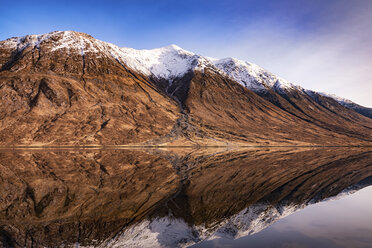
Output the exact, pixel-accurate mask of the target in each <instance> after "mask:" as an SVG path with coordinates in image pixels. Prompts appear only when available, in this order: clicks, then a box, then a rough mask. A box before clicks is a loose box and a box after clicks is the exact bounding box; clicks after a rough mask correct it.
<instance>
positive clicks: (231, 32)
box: [0, 0, 372, 107]
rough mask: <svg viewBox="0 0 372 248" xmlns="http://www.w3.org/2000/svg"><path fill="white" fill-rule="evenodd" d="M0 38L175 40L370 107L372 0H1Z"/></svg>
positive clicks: (149, 44)
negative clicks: (80, 35)
mask: <svg viewBox="0 0 372 248" xmlns="http://www.w3.org/2000/svg"><path fill="white" fill-rule="evenodd" d="M0 6H1V7H0V40H4V39H7V38H10V37H15V36H24V35H27V34H42V33H48V32H51V31H55V30H74V31H79V32H84V33H88V34H90V35H92V36H93V37H95V38H97V39H100V40H103V41H107V42H110V43H114V44H116V45H118V46H121V47H132V48H136V49H151V48H157V47H162V46H167V45H169V44H176V45H178V46H180V47H182V48H184V49H185V50H189V51H192V52H194V53H197V54H200V55H204V56H209V57H215V58H224V57H235V58H238V59H242V60H245V61H249V62H252V63H255V64H258V65H260V66H262V67H264V68H265V69H267V70H269V71H270V72H272V73H274V74H276V75H277V76H279V77H282V78H284V79H287V80H289V81H290V82H292V83H294V84H297V85H301V86H302V87H304V88H306V89H312V90H315V91H321V92H327V93H333V94H336V95H338V96H341V97H345V98H348V99H350V100H352V101H354V102H356V103H359V104H361V105H364V106H368V107H372V93H371V92H372V1H370V0H246V1H241V0H204V1H203V0H198V1H196V0H184V1H181V0H173V1H172V0H132V1H129V0H121V1H118V0H117V1H115V0H101V1H95V0H92V1H88V0H86V1H82V0H73V1H70V0H66V1H50V0H49V1H43V0H40V1H23V0H17V1H9V0H0Z"/></svg>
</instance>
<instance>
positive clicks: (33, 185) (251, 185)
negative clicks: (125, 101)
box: [0, 148, 372, 247]
mask: <svg viewBox="0 0 372 248" xmlns="http://www.w3.org/2000/svg"><path fill="white" fill-rule="evenodd" d="M0 171H1V175H0V188H1V191H0V246H1V245H2V246H4V247H62V246H64V247H77V246H78V247H79V246H80V247H84V246H90V247H156V246H158V247H184V246H195V247H247V246H250V247H265V246H266V247H273V246H275V247H314V246H317V247H371V244H372V243H371V238H372V233H371V230H372V224H371V223H372V209H371V208H369V206H371V203H372V202H371V200H370V199H371V196H372V190H371V187H368V186H369V185H371V184H372V182H371V181H372V180H371V177H372V149H368V148H250V149H239V150H236V149H235V150H226V149H198V150H193V149H186V148H182V149H167V150H164V149H147V150H145V149H135V150H130V149H125V150H123V149H121V150H120V149H96V150H84V149H78V150H71V149H67V150H58V149H47V150H38V149H36V150H29V149H23V150H11V149H8V150H6V149H3V150H1V151H0ZM335 197H336V199H335Z"/></svg>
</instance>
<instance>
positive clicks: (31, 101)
mask: <svg viewBox="0 0 372 248" xmlns="http://www.w3.org/2000/svg"><path fill="white" fill-rule="evenodd" d="M0 68H1V69H0V99H1V102H0V144H1V145H2V146H7V145H228V144H237V145H366V144H370V143H371V142H372V119H370V118H367V117H365V116H362V115H360V114H359V113H357V112H356V111H354V110H353V109H351V108H348V107H345V106H343V105H341V104H340V103H339V102H337V101H335V100H333V99H331V98H329V97H325V96H323V95H320V94H318V93H316V92H311V91H307V90H305V89H302V88H301V87H299V86H295V85H293V84H291V83H289V82H287V81H285V80H283V79H281V78H278V77H276V76H275V75H273V74H271V73H269V72H267V71H265V70H264V69H263V68H260V67H259V66H257V65H254V64H251V63H247V62H243V61H239V60H236V59H232V58H228V59H221V60H216V59H211V58H206V57H202V56H200V55H197V54H194V53H191V52H188V51H185V50H183V49H181V48H179V47H177V46H175V45H171V46H168V47H163V48H159V49H153V50H135V49H131V48H119V47H117V46H115V45H113V44H109V43H106V42H102V41H99V40H96V39H94V38H93V37H91V36H89V35H87V34H83V33H77V32H72V31H66V32H52V33H48V34H44V35H30V36H25V37H18V38H11V39H8V40H5V41H1V42H0Z"/></svg>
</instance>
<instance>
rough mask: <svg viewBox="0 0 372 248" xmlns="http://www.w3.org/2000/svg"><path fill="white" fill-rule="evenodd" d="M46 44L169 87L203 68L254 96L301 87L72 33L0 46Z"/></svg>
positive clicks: (248, 69)
mask: <svg viewBox="0 0 372 248" xmlns="http://www.w3.org/2000/svg"><path fill="white" fill-rule="evenodd" d="M48 42H53V44H54V47H53V48H52V51H57V50H61V49H63V50H64V51H66V52H70V51H71V50H73V51H80V52H81V54H85V53H96V54H98V56H102V54H104V55H106V56H108V57H112V58H114V59H116V60H117V61H119V62H120V63H122V64H125V65H127V66H128V67H130V68H131V69H133V70H135V71H139V72H141V73H142V74H144V75H146V76H151V77H154V78H157V79H165V80H167V81H169V82H170V83H171V82H172V81H173V80H174V79H175V78H181V77H183V76H184V75H185V74H186V73H187V72H189V71H193V70H199V71H203V70H204V69H205V68H209V69H212V70H213V71H218V72H220V73H222V74H224V75H227V76H228V77H229V78H231V79H232V80H234V81H236V82H238V83H240V84H241V85H243V86H244V87H246V88H248V89H250V90H253V91H256V92H259V91H265V90H267V89H273V90H275V91H278V92H280V91H283V90H291V89H293V90H294V89H298V90H303V89H302V88H301V87H300V86H296V85H294V84H292V83H290V82H288V81H287V80H285V79H282V78H280V77H278V76H276V75H274V74H272V73H270V72H268V71H267V70H265V69H264V68H262V67H260V66H258V65H256V64H253V63H250V62H246V61H242V60H239V59H236V58H223V59H215V58H210V57H204V56H201V55H198V54H195V53H192V52H190V51H186V50H184V49H182V48H180V47H179V46H177V45H169V46H166V47H161V48H155V49H151V50H136V49H133V48H126V47H118V46H116V45H114V44H111V43H108V42H104V41H100V40H97V39H94V38H93V37H91V36H90V35H87V34H84V33H78V32H74V31H55V32H51V33H47V34H42V35H27V36H23V37H14V38H10V39H8V40H5V41H3V42H1V43H0V45H1V46H2V47H8V48H11V49H16V50H17V51H22V50H24V49H25V48H27V47H32V46H33V47H36V48H39V47H40V44H42V43H48ZM319 94H321V95H323V96H327V97H331V98H334V99H335V100H336V101H338V102H339V103H340V104H342V105H343V106H345V107H347V108H351V109H357V108H358V107H362V106H360V105H357V104H355V103H353V102H352V101H350V100H348V99H345V98H341V97H338V96H335V95H333V94H327V93H319Z"/></svg>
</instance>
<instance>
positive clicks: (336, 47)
mask: <svg viewBox="0 0 372 248" xmlns="http://www.w3.org/2000/svg"><path fill="white" fill-rule="evenodd" d="M358 2H361V1H358ZM365 3H366V4H361V5H359V6H358V5H356V6H353V8H350V9H348V10H346V9H345V8H346V7H345V6H342V8H341V7H338V6H331V7H332V8H333V11H332V12H330V13H328V14H329V16H328V17H327V18H325V17H321V16H320V17H319V20H321V21H319V20H316V18H315V17H312V18H310V19H311V20H312V22H313V23H306V25H305V24H304V23H300V24H299V21H298V19H296V18H294V17H291V18H279V19H278V16H277V15H276V16H269V17H261V18H260V19H256V20H254V21H250V22H248V23H244V25H242V26H244V27H243V28H241V29H240V30H239V31H238V32H232V33H229V31H225V30H222V31H223V32H225V34H226V35H227V36H229V37H227V38H223V36H220V37H217V38H214V39H212V38H206V39H205V40H204V42H203V41H202V42H200V41H199V43H198V45H197V46H196V47H195V50H197V51H199V52H200V53H201V54H205V55H207V56H211V57H217V58H221V57H229V56H232V57H237V58H239V59H243V60H247V61H250V62H253V63H256V64H258V65H260V66H262V67H264V68H266V69H268V70H269V71H271V72H273V73H275V74H276V75H278V76H280V77H283V78H285V79H287V80H289V81H292V82H293V83H295V84H299V85H301V86H303V87H304V88H308V89H312V90H316V91H321V92H328V93H333V94H336V95H339V96H341V97H345V98H348V99H351V100H353V101H355V102H356V103H359V104H361V105H364V106H369V107H372V97H371V94H370V92H372V73H371V69H372V33H371V32H370V30H372V17H371V15H370V13H372V2H370V3H371V4H369V3H367V2H365ZM331 7H330V8H331ZM337 7H338V8H337ZM326 14H327V13H326ZM325 19H326V21H325ZM322 21H323V22H322ZM304 26H305V27H304ZM309 27H310V28H309ZM303 29H306V30H303Z"/></svg>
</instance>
